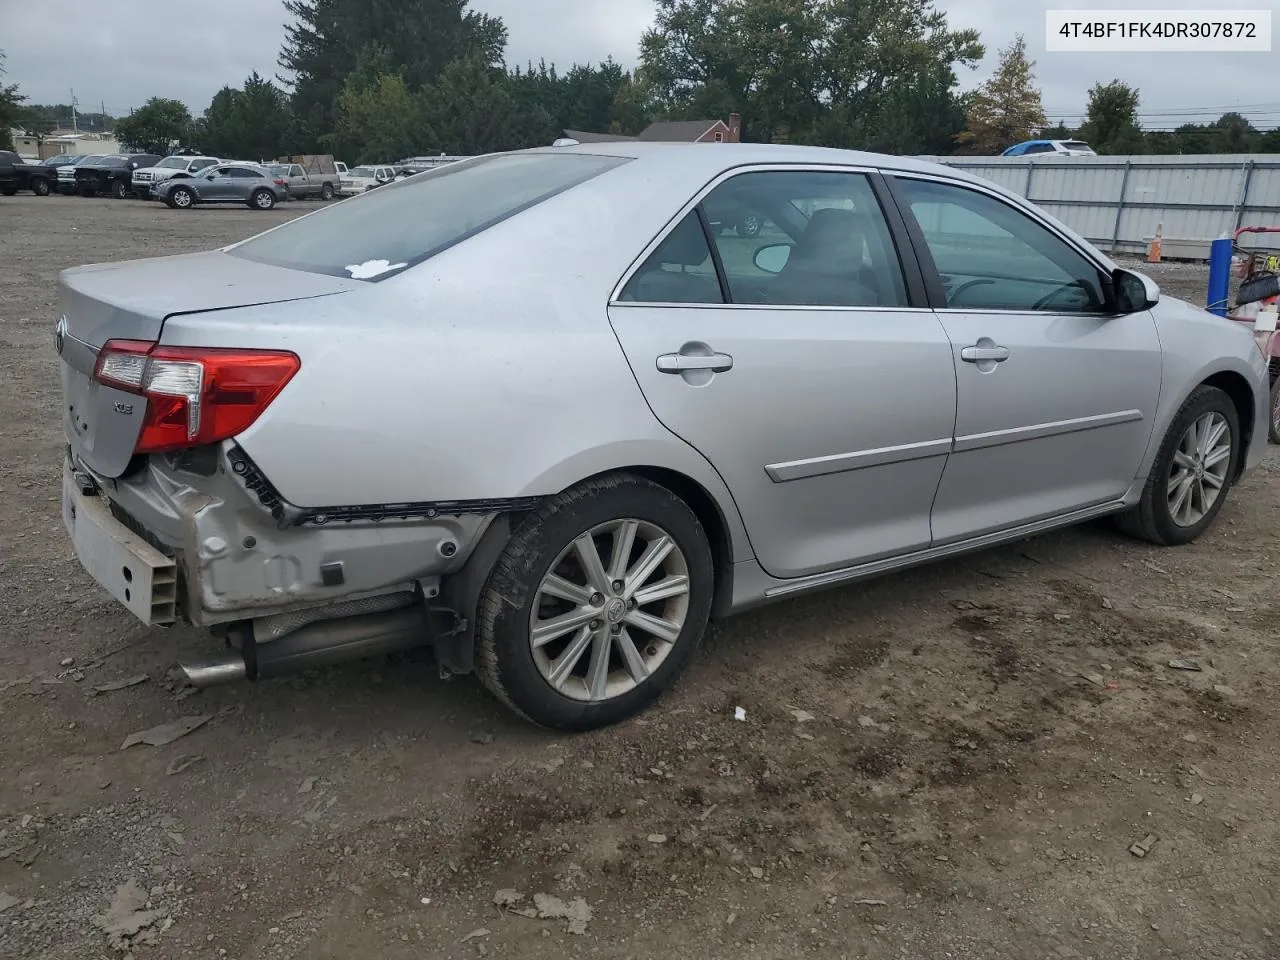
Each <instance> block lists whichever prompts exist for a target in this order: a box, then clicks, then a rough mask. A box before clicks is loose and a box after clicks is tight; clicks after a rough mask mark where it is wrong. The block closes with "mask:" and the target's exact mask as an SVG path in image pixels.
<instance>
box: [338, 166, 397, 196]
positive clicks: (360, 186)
mask: <svg viewBox="0 0 1280 960" xmlns="http://www.w3.org/2000/svg"><path fill="white" fill-rule="evenodd" d="M394 179H396V168H395V167H392V166H360V167H356V168H354V169H353V170H351V171H350V172H349V173H348V174H347V175H346V176H345V177H343V178H342V188H341V191H340V192H341V193H342V195H343V196H344V197H352V196H355V195H356V194H358V193H365V192H366V191H369V190H372V189H373V188H374V187H380V186H382V185H383V184H384V183H390V182H391V181H393V180H394Z"/></svg>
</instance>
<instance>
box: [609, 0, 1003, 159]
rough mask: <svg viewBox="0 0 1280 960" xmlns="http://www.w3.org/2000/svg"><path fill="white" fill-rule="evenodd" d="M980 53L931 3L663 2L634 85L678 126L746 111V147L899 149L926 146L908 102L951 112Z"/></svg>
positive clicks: (970, 34)
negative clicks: (904, 120)
mask: <svg viewBox="0 0 1280 960" xmlns="http://www.w3.org/2000/svg"><path fill="white" fill-rule="evenodd" d="M981 55H982V47H981V45H980V44H979V43H978V36H977V34H976V33H975V32H974V31H971V30H960V31H955V30H952V29H951V28H950V27H949V25H948V23H947V19H946V15H945V14H943V13H942V12H940V11H939V10H937V9H935V8H934V6H933V2H932V0H880V2H877V3H868V2H865V0H657V16H656V19H655V22H654V25H653V27H652V28H651V29H650V30H649V31H647V32H646V33H645V35H644V36H643V38H642V39H641V48H640V66H639V68H638V70H637V78H636V79H637V80H638V81H640V82H642V83H643V84H644V85H645V89H646V90H647V91H648V92H649V94H650V100H649V102H650V104H651V105H652V108H653V109H654V110H656V111H658V112H660V113H661V114H662V115H665V116H668V117H671V118H680V117H685V118H693V117H698V118H711V117H724V116H725V115H726V114H728V113H730V112H735V111H736V112H739V113H741V114H742V115H743V122H744V127H745V129H744V136H745V138H746V139H750V140H765V141H768V140H790V141H793V142H808V143H818V144H824V145H830V146H860V145H866V144H868V143H870V142H876V143H878V144H881V145H883V146H884V147H886V148H896V147H898V146H899V145H900V144H905V143H918V142H919V141H920V135H919V131H916V130H904V132H903V133H902V134H901V135H899V134H898V133H897V132H895V128H896V126H897V124H896V121H900V120H901V115H900V111H902V110H903V109H904V104H907V103H910V104H912V105H913V106H914V105H919V104H923V105H926V108H927V110H928V111H931V112H932V113H934V115H935V116H936V115H937V114H938V112H939V111H938V107H939V100H940V99H941V100H942V101H945V102H944V103H943V104H942V107H943V109H942V110H941V113H942V115H946V114H948V113H949V112H950V108H951V107H952V106H953V105H954V103H955V102H956V101H955V87H956V77H955V73H954V70H955V68H956V67H957V66H960V65H967V66H971V65H972V64H973V63H974V62H976V61H977V59H978V58H980V57H981ZM628 93H629V94H630V91H629V92H628ZM624 102H633V101H624Z"/></svg>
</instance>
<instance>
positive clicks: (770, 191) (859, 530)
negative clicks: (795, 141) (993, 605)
mask: <svg viewBox="0 0 1280 960" xmlns="http://www.w3.org/2000/svg"><path fill="white" fill-rule="evenodd" d="M882 189H883V187H882V185H881V184H880V182H879V179H878V176H877V175H876V174H874V173H873V172H871V171H867V170H858V169H852V168H830V167H826V168H821V167H820V168H804V167H762V168H756V169H747V170H743V171H742V172H736V171H735V172H734V173H733V174H731V175H727V176H726V177H725V178H723V179H722V180H721V181H720V182H719V183H717V184H716V185H715V186H714V187H713V188H711V189H710V192H709V193H707V194H705V196H704V198H703V200H702V202H701V203H699V204H697V205H696V206H693V205H692V204H691V205H690V208H686V209H685V210H684V211H682V212H681V213H680V214H679V215H678V217H677V219H676V220H675V221H674V223H673V225H672V227H670V228H668V230H669V232H667V233H666V234H665V235H664V236H662V237H660V238H658V240H656V241H655V243H654V244H653V245H651V247H650V248H649V250H647V251H646V252H645V254H644V255H643V256H642V257H641V260H640V262H639V263H638V265H637V266H636V267H635V268H633V272H632V273H630V274H629V275H628V276H627V277H625V278H624V282H623V283H622V284H621V285H620V286H619V289H618V292H617V296H616V297H615V298H614V300H613V302H612V303H611V305H610V309H609V315H610V318H611V321H612V323H613V328H614V330H615V332H616V333H617V336H618V339H619V342H620V343H621V344H622V347H623V349H624V351H625V352H626V355H627V359H628V361H629V362H630V364H631V368H632V370H633V371H634V373H635V376H636V379H637V380H638V382H639V384H640V387H641V389H642V390H643V391H644V395H645V397H646V399H647V400H648V402H649V405H650V406H651V408H652V409H653V411H654V413H655V414H656V415H657V417H658V419H659V420H660V421H661V422H662V423H663V424H664V425H665V426H666V427H667V428H668V429H669V430H671V431H672V432H673V433H675V434H677V435H678V436H680V437H682V438H683V439H684V440H686V441H687V442H688V443H689V444H691V445H692V446H694V447H696V448H697V449H698V450H700V451H701V452H702V453H703V455H704V456H706V457H707V459H708V460H710V461H711V463H712V464H713V465H714V466H715V468H716V470H717V471H719V473H720V475H721V476H722V477H723V478H724V479H725V481H726V482H727V483H728V485H729V488H730V490H731V491H732V492H733V495H734V498H735V500H736V502H737V505H738V508H739V509H740V511H741V513H742V515H743V517H744V519H745V521H746V526H747V530H748V533H749V536H750V538H751V543H752V546H753V548H754V550H755V553H756V556H757V558H758V559H759V561H760V563H761V565H762V566H763V567H764V569H765V570H766V571H768V572H769V573H770V574H772V575H773V576H776V577H781V578H796V577H804V576H806V575H811V574H820V573H822V572H824V571H828V570H833V569H837V568H840V567H845V566H850V565H853V564H856V563H858V562H863V561H871V560H875V559H877V558H880V557H886V556H891V555H896V554H902V553H908V552H911V551H913V550H919V549H923V548H926V547H928V546H929V544H930V542H931V533H930V528H929V508H930V505H931V504H932V502H933V496H934V493H935V492H936V490H937V487H938V480H939V478H940V477H941V475H942V469H943V465H944V464H945V463H946V459H947V455H948V453H949V451H950V447H951V433H952V428H953V426H954V423H955V370H954V368H953V366H952V363H951V348H950V344H949V343H948V341H947V337H946V333H945V332H944V331H943V329H942V325H941V323H940V322H939V321H938V318H937V317H936V316H935V315H934V313H933V312H932V310H930V309H928V308H927V306H926V304H925V303H924V292H923V288H922V286H921V285H920V281H919V275H918V271H917V267H916V264H915V261H914V259H913V257H912V255H911V253H910V250H909V247H903V249H905V250H906V251H907V253H906V258H905V262H904V259H903V258H901V257H900V256H899V252H898V250H899V243H896V242H895V239H897V240H901V236H900V234H899V233H898V231H896V230H894V229H893V227H892V226H891V225H892V224H897V225H898V226H899V228H900V226H901V221H900V220H898V219H897V215H896V212H892V213H890V214H886V210H885V208H884V207H883V205H882V202H881V200H882V195H881V193H880V191H881V190H882ZM730 213H732V214H733V216H732V217H731V216H730ZM739 213H745V214H748V215H750V216H751V217H754V218H755V220H754V221H753V223H754V227H753V229H752V230H747V231H743V232H742V234H741V235H740V234H739V232H738V231H737V230H736V229H735V228H734V227H733V226H732V225H731V223H730V220H732V221H733V222H735V223H736V222H741V217H740V216H738V214H739ZM712 221H714V222H715V223H717V224H720V225H721V226H720V227H719V229H718V230H715V231H713V230H712V228H711V222H712ZM713 234H714V235H713Z"/></svg>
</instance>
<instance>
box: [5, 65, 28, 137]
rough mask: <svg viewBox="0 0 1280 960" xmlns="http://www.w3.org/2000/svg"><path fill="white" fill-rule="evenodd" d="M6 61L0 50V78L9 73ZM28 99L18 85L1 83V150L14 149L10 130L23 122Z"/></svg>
mask: <svg viewBox="0 0 1280 960" xmlns="http://www.w3.org/2000/svg"><path fill="white" fill-rule="evenodd" d="M4 60H5V56H4V51H3V50H0V77H3V76H4V75H5V74H6V73H8V71H7V70H6V69H5V65H4ZM26 99H27V98H26V97H24V96H23V95H22V94H20V93H19V92H18V85H17V84H16V83H14V84H10V85H8V86H5V85H4V84H2V83H0V149H4V150H12V149H13V137H12V135H11V134H10V133H9V130H10V128H11V127H16V126H18V124H19V122H20V121H21V120H22V117H23V108H22V104H23V103H24V102H25V101H26Z"/></svg>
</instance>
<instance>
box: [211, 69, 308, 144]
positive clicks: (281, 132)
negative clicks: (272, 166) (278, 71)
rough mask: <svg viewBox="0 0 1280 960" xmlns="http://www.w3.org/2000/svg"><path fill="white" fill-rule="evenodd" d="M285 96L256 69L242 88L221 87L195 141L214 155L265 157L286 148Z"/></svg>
mask: <svg viewBox="0 0 1280 960" xmlns="http://www.w3.org/2000/svg"><path fill="white" fill-rule="evenodd" d="M288 126H289V107H288V98H287V97H286V96H285V93H284V91H283V90H281V89H280V88H279V87H277V86H276V85H275V84H274V83H272V82H271V81H270V80H264V79H263V78H262V77H260V76H259V75H258V72H257V71H256V70H255V71H254V72H253V73H252V74H250V75H249V76H248V78H246V79H245V82H244V87H243V88H242V89H239V90H237V89H235V88H234V87H223V88H222V89H221V90H219V91H218V92H217V93H216V94H214V97H213V101H212V102H211V103H210V104H209V108H208V109H207V110H205V112H204V118H203V123H202V124H201V129H200V131H199V135H198V137H195V138H193V139H196V142H197V143H198V144H199V145H200V148H201V149H203V150H205V151H207V152H209V153H211V154H213V155H214V156H217V157H241V158H244V159H255V160H265V159H268V158H272V157H277V156H280V155H281V154H282V153H284V152H286V151H285V136H286V132H287V129H288Z"/></svg>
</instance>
